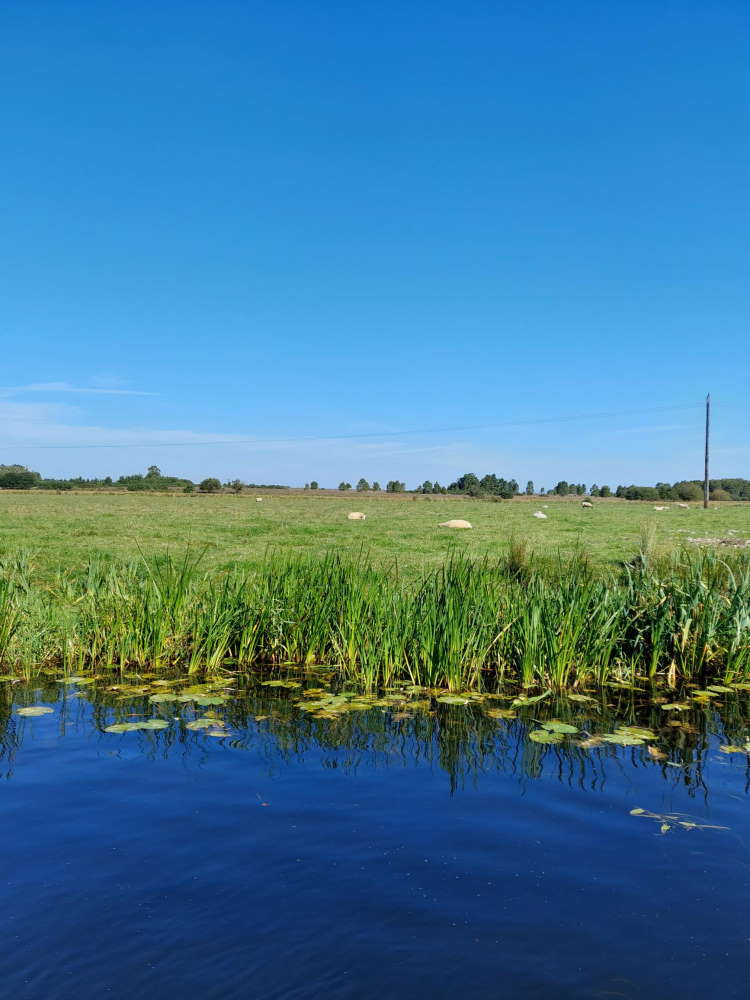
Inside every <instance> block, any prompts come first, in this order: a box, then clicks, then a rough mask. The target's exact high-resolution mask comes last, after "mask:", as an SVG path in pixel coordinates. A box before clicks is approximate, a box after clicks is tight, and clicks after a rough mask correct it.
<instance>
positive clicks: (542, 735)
mask: <svg viewBox="0 0 750 1000" xmlns="http://www.w3.org/2000/svg"><path fill="white" fill-rule="evenodd" d="M529 739H530V740H531V741H532V743H562V741H563V734H562V733H551V732H549V730H547V729H534V730H532V731H531V732H530V733H529Z"/></svg>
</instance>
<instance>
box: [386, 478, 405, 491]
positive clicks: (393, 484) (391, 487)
mask: <svg viewBox="0 0 750 1000" xmlns="http://www.w3.org/2000/svg"><path fill="white" fill-rule="evenodd" d="M385 489H386V492H387V493H403V492H404V491H405V490H406V483H402V482H400V481H399V480H398V479H389V480H388V482H387V483H386V486H385Z"/></svg>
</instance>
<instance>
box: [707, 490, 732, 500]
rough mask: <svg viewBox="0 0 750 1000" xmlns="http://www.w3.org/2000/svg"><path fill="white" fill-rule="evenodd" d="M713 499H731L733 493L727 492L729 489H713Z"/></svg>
mask: <svg viewBox="0 0 750 1000" xmlns="http://www.w3.org/2000/svg"><path fill="white" fill-rule="evenodd" d="M711 499H712V500H731V499H732V494H731V493H729V492H727V490H711Z"/></svg>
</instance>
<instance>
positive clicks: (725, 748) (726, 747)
mask: <svg viewBox="0 0 750 1000" xmlns="http://www.w3.org/2000/svg"><path fill="white" fill-rule="evenodd" d="M719 750H720V751H721V752H722V753H748V748H747V747H746V746H745V747H738V746H735V745H734V744H733V743H725V744H723V745H722V746H720V747H719Z"/></svg>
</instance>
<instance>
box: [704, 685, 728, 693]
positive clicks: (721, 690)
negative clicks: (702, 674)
mask: <svg viewBox="0 0 750 1000" xmlns="http://www.w3.org/2000/svg"><path fill="white" fill-rule="evenodd" d="M706 690H707V691H715V692H716V694H734V691H733V690H732V688H730V687H725V686H724V685H723V684H707V685H706Z"/></svg>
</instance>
